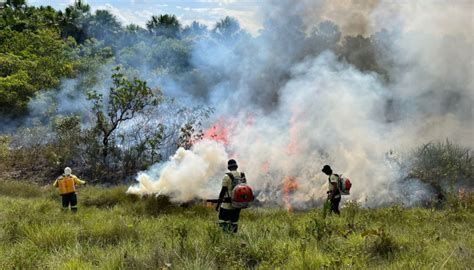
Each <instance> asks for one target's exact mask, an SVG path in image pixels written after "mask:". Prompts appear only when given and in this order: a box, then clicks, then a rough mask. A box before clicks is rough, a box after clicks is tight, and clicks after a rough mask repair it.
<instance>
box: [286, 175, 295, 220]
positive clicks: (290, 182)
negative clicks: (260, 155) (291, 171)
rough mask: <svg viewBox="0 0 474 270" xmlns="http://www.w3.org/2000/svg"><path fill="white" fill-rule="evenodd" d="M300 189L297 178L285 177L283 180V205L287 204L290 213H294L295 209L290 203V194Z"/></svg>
mask: <svg viewBox="0 0 474 270" xmlns="http://www.w3.org/2000/svg"><path fill="white" fill-rule="evenodd" d="M296 189H298V182H296V179H295V178H292V177H285V179H284V180H283V203H284V204H285V208H286V210H288V211H289V212H291V211H293V207H292V206H291V202H290V193H291V192H293V191H295V190H296Z"/></svg>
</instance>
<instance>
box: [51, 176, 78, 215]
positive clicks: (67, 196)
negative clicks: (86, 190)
mask: <svg viewBox="0 0 474 270" xmlns="http://www.w3.org/2000/svg"><path fill="white" fill-rule="evenodd" d="M84 184H86V181H82V180H81V179H79V178H77V176H75V175H74V174H72V170H71V168H69V167H66V168H64V174H63V175H61V176H60V177H58V178H57V179H56V181H54V184H53V186H54V187H57V188H58V189H59V194H60V195H61V197H62V203H63V210H66V211H67V210H68V209H69V206H71V211H72V212H73V213H76V212H77V196H76V185H84Z"/></svg>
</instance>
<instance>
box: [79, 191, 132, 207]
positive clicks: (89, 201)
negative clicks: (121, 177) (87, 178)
mask: <svg viewBox="0 0 474 270" xmlns="http://www.w3.org/2000/svg"><path fill="white" fill-rule="evenodd" d="M126 190H127V188H126V187H125V186H118V187H112V188H98V187H91V188H85V189H83V190H81V197H82V198H81V202H82V204H83V205H84V206H95V207H98V208H111V207H113V206H115V205H117V204H120V203H126V202H131V201H134V198H133V195H128V194H126V193H125V192H126Z"/></svg>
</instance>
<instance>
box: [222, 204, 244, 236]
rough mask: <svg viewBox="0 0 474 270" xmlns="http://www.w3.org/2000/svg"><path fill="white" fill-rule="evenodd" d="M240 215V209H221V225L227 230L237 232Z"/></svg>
mask: <svg viewBox="0 0 474 270" xmlns="http://www.w3.org/2000/svg"><path fill="white" fill-rule="evenodd" d="M239 217H240V209H224V208H222V207H221V208H220V209H219V226H220V227H221V228H222V230H224V231H225V232H233V233H236V232H237V229H238V222H239Z"/></svg>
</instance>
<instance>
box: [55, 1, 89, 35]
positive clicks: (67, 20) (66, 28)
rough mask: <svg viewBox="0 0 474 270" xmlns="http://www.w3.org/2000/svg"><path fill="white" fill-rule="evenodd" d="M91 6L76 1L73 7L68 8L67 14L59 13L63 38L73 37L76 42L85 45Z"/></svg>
mask: <svg viewBox="0 0 474 270" xmlns="http://www.w3.org/2000/svg"><path fill="white" fill-rule="evenodd" d="M90 9H91V8H90V6H89V5H88V4H86V3H85V2H84V1H82V0H75V1H74V4H73V5H70V6H68V7H67V8H66V10H65V12H64V13H62V12H61V11H60V12H59V15H60V18H61V19H60V24H59V25H60V27H61V36H62V37H63V38H67V37H68V36H72V37H73V38H74V39H75V40H76V42H78V43H83V42H84V41H85V40H86V38H87V35H86V32H85V28H86V24H87V21H88V19H89V17H90V16H91V15H90Z"/></svg>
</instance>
